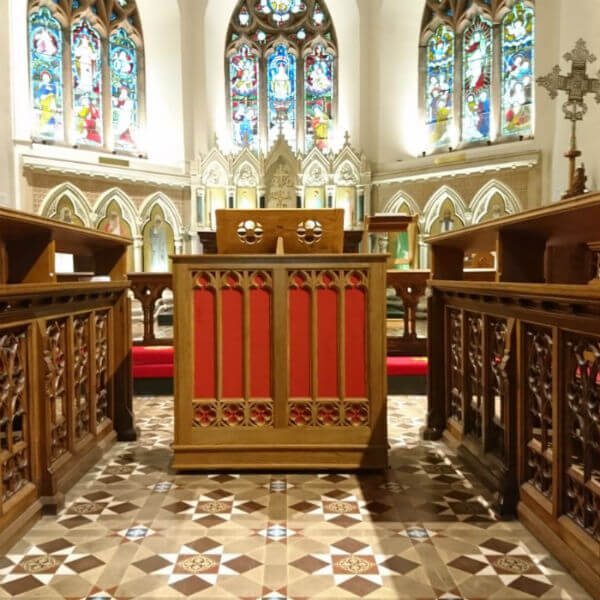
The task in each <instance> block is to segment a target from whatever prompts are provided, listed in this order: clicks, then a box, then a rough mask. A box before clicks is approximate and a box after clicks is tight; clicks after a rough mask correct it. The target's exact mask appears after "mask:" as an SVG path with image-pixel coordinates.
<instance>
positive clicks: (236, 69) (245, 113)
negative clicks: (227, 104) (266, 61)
mask: <svg viewBox="0 0 600 600" xmlns="http://www.w3.org/2000/svg"><path fill="white" fill-rule="evenodd" d="M258 73H259V68H258V57H257V55H256V54H255V53H254V52H253V51H252V49H251V48H250V46H248V45H247V44H244V45H242V46H241V47H240V49H239V51H238V52H236V53H235V54H234V55H233V56H231V58H230V59H229V86H230V94H231V119H232V122H233V143H234V145H235V146H236V147H237V148H243V147H244V146H248V147H249V148H251V149H252V150H257V149H258V147H259V137H258V116H259V102H258Z"/></svg>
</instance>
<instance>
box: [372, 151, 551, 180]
mask: <svg viewBox="0 0 600 600" xmlns="http://www.w3.org/2000/svg"><path fill="white" fill-rule="evenodd" d="M459 155H460V154H459V153H457V156H459ZM449 156H450V155H447V156H446V155H445V156H444V158H445V159H448V158H449ZM440 159H441V155H440V157H434V160H433V161H429V162H428V164H427V165H424V166H420V165H419V162H420V160H415V161H411V163H410V164H409V165H408V166H406V167H399V168H398V169H396V170H394V171H390V170H388V171H381V172H375V173H374V174H373V182H372V183H373V185H387V184H391V183H413V182H419V181H430V180H435V179H447V178H449V177H460V176H465V175H475V174H483V173H489V172H499V171H506V170H514V169H532V168H534V167H536V166H538V165H539V164H540V159H541V154H540V152H539V151H537V150H536V151H530V152H521V153H515V154H504V155H500V156H495V157H490V156H487V157H485V158H478V159H471V160H469V159H466V160H462V161H460V165H459V164H458V163H457V162H454V163H452V164H446V165H444V164H440V163H442V162H443V161H442V160H440ZM436 162H437V163H438V164H436Z"/></svg>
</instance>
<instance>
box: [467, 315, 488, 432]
mask: <svg viewBox="0 0 600 600" xmlns="http://www.w3.org/2000/svg"><path fill="white" fill-rule="evenodd" d="M465 326H466V332H465V337H466V342H467V347H466V357H467V362H466V371H467V389H468V393H467V414H466V415H465V433H467V434H469V435H471V436H473V437H474V438H475V439H476V440H477V441H478V442H479V443H481V444H483V419H484V406H483V402H484V394H483V384H484V381H483V372H484V362H483V361H484V357H483V317H482V316H481V315H475V314H471V313H466V314H465Z"/></svg>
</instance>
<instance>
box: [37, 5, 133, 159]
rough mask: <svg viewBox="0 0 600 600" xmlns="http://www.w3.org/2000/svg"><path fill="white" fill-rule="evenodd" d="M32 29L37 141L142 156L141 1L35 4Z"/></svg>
mask: <svg viewBox="0 0 600 600" xmlns="http://www.w3.org/2000/svg"><path fill="white" fill-rule="evenodd" d="M28 26H29V59H30V60H29V62H30V88H31V106H32V128H31V131H32V139H33V140H34V141H43V142H46V143H47V142H54V143H58V142H66V143H68V144H72V145H75V146H78V147H79V146H81V147H90V148H95V149H101V150H107V151H114V152H126V153H135V154H140V151H141V145H140V139H139V132H140V126H141V123H142V121H143V115H144V105H145V102H144V100H145V98H144V92H143V90H144V81H143V77H144V69H143V63H144V46H143V37H142V29H141V23H140V17H139V13H138V10H137V5H136V2H135V0H29V13H28Z"/></svg>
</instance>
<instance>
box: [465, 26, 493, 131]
mask: <svg viewBox="0 0 600 600" xmlns="http://www.w3.org/2000/svg"><path fill="white" fill-rule="evenodd" d="M491 59H492V28H491V23H489V22H488V21H486V20H485V19H482V18H481V17H479V16H476V17H475V18H474V19H473V22H472V23H471V25H470V26H469V27H468V28H467V29H466V30H465V32H464V37H463V86H464V88H463V98H464V99H463V139H464V140H466V141H474V140H486V139H489V137H490V96H491V93H490V90H491V81H492V60H491Z"/></svg>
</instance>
